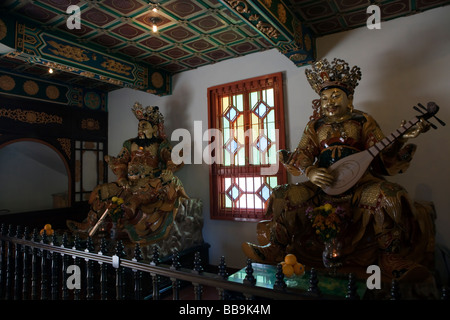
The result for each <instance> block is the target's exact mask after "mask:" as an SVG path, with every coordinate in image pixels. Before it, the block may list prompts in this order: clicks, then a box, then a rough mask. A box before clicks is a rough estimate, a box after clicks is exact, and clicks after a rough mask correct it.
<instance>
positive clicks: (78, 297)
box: [72, 235, 82, 300]
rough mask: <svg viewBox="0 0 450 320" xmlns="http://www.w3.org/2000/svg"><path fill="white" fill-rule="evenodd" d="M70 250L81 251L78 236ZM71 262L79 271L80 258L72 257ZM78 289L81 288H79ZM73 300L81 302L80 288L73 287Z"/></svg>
mask: <svg viewBox="0 0 450 320" xmlns="http://www.w3.org/2000/svg"><path fill="white" fill-rule="evenodd" d="M72 249H75V250H81V249H82V248H81V242H80V237H79V236H78V235H75V239H74V244H73V247H72ZM73 261H74V264H75V265H76V266H77V267H78V268H80V270H81V261H80V258H79V257H77V256H73ZM81 278H82V277H81ZM80 287H81V286H80ZM73 299H74V300H81V288H80V289H78V288H76V287H75V289H73Z"/></svg>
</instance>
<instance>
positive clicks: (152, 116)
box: [131, 102, 164, 124]
mask: <svg viewBox="0 0 450 320" xmlns="http://www.w3.org/2000/svg"><path fill="white" fill-rule="evenodd" d="M131 111H133V113H134V115H135V116H136V118H137V119H138V120H147V121H149V122H151V123H152V124H159V123H163V122H164V116H163V115H162V113H161V112H159V108H158V107H157V106H147V107H143V106H142V104H140V103H139V102H135V103H134V105H133V107H132V108H131Z"/></svg>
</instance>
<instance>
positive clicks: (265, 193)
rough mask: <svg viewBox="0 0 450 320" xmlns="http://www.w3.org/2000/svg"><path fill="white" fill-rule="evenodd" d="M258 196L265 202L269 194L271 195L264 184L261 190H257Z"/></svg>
mask: <svg viewBox="0 0 450 320" xmlns="http://www.w3.org/2000/svg"><path fill="white" fill-rule="evenodd" d="M258 194H259V195H260V196H261V198H262V199H263V200H264V201H267V199H269V197H270V194H271V192H270V188H269V187H268V186H267V185H266V184H264V186H263V187H262V188H261V190H259V192H258Z"/></svg>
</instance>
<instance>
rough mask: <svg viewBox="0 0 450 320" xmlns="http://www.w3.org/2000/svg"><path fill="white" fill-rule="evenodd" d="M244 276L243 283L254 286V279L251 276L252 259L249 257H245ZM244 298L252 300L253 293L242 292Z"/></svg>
mask: <svg viewBox="0 0 450 320" xmlns="http://www.w3.org/2000/svg"><path fill="white" fill-rule="evenodd" d="M245 273H246V275H245V278H244V281H243V283H244V284H247V285H250V286H254V285H255V284H256V279H255V277H254V276H253V266H252V260H251V259H247V267H246V268H245ZM244 296H245V299H246V300H253V298H254V297H253V295H251V294H244Z"/></svg>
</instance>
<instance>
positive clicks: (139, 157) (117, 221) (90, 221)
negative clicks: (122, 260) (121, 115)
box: [67, 102, 188, 244]
mask: <svg viewBox="0 0 450 320" xmlns="http://www.w3.org/2000/svg"><path fill="white" fill-rule="evenodd" d="M132 112H133V113H134V115H135V116H136V118H137V119H138V120H139V125H138V136H137V137H136V138H132V139H129V140H126V141H125V142H124V143H123V148H122V150H121V151H120V153H119V155H118V156H117V157H112V156H108V155H107V156H105V161H106V162H107V163H108V164H109V167H110V168H111V170H112V171H113V172H114V174H115V175H116V176H117V181H116V182H112V183H105V184H101V185H98V186H97V187H96V188H95V189H94V190H93V191H92V193H91V195H90V198H89V204H90V206H91V209H90V211H89V213H88V216H87V218H86V219H85V220H84V221H83V222H82V223H78V222H75V221H71V220H68V221H67V226H68V227H69V229H71V230H72V231H74V232H81V233H89V235H91V236H92V235H94V234H95V232H96V231H97V229H98V228H99V227H100V226H101V228H100V229H101V230H106V231H108V230H109V229H111V227H112V226H114V228H115V229H114V230H113V231H114V233H115V234H116V235H121V234H122V235H124V234H126V235H127V236H128V238H129V240H131V241H133V242H139V243H142V244H152V243H155V242H157V241H159V240H161V239H164V238H165V237H166V236H167V235H168V233H169V231H170V229H171V227H172V224H173V222H174V220H175V217H176V214H177V210H178V207H179V205H180V201H181V200H182V199H183V198H186V199H187V198H188V196H187V195H186V193H185V191H184V188H183V185H182V183H181V181H180V180H179V179H178V178H177V177H176V176H174V174H173V173H174V172H175V171H176V170H178V169H179V168H180V167H181V166H182V164H180V165H175V164H174V163H173V162H172V160H171V150H172V147H171V145H170V142H169V140H168V139H167V138H166V137H165V135H164V117H163V115H162V114H161V113H160V111H159V108H158V107H157V106H148V107H142V105H141V104H140V103H137V102H136V103H135V104H134V106H133V108H132ZM107 209H108V212H107V214H106V215H104V213H105V211H106V210H107ZM102 217H103V218H105V219H104V220H103V219H102Z"/></svg>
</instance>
